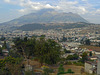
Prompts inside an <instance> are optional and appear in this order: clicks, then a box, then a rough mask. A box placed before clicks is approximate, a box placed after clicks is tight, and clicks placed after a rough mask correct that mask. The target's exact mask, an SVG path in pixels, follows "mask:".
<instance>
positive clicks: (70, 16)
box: [0, 9, 88, 26]
mask: <svg viewBox="0 0 100 75" xmlns="http://www.w3.org/2000/svg"><path fill="white" fill-rule="evenodd" d="M76 22H88V21H87V20H85V19H84V18H82V17H81V16H80V15H78V14H75V13H72V12H69V13H64V12H57V11H54V10H52V9H48V10H47V9H45V10H40V11H38V12H36V13H30V14H27V15H24V16H21V17H19V18H17V19H13V20H11V21H8V22H5V23H1V24H0V25H11V26H15V25H17V26H18V25H24V24H30V23H76Z"/></svg>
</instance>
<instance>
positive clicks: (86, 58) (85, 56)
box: [80, 52, 88, 63]
mask: <svg viewBox="0 0 100 75" xmlns="http://www.w3.org/2000/svg"><path fill="white" fill-rule="evenodd" d="M87 60H88V55H87V53H86V52H84V53H83V54H82V59H81V60H80V61H81V62H82V63H84V62H85V61H87Z"/></svg>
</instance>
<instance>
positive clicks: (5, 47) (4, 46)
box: [2, 41, 7, 49]
mask: <svg viewBox="0 0 100 75" xmlns="http://www.w3.org/2000/svg"><path fill="white" fill-rule="evenodd" d="M2 48H3V49H7V44H6V41H4V44H3V46H2Z"/></svg>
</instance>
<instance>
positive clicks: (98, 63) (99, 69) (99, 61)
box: [97, 55, 100, 75]
mask: <svg viewBox="0 0 100 75" xmlns="http://www.w3.org/2000/svg"><path fill="white" fill-rule="evenodd" d="M97 75H100V55H98V62H97Z"/></svg>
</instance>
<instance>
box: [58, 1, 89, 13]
mask: <svg viewBox="0 0 100 75" xmlns="http://www.w3.org/2000/svg"><path fill="white" fill-rule="evenodd" d="M59 7H60V8H61V10H62V11H64V12H73V13H78V14H85V13H87V12H88V11H87V9H86V7H85V6H81V5H80V4H79V2H78V1H69V0H60V2H59Z"/></svg>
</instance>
